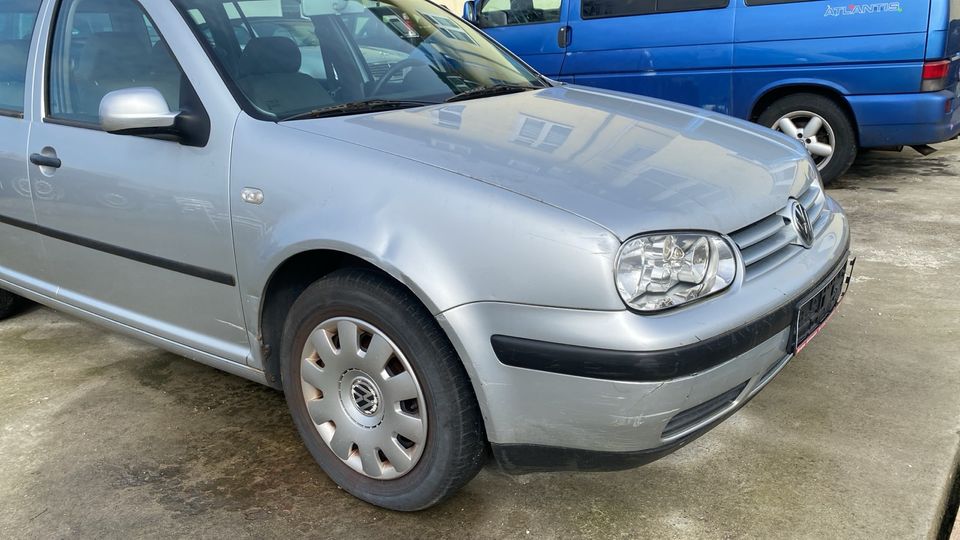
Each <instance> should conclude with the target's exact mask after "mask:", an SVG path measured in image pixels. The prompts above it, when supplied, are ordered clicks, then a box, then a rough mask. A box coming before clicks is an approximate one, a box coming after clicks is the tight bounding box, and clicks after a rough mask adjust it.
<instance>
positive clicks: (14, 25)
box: [0, 0, 40, 115]
mask: <svg viewBox="0 0 960 540" xmlns="http://www.w3.org/2000/svg"><path fill="white" fill-rule="evenodd" d="M39 9H40V0H3V1H0V111H2V112H7V113H15V114H16V115H20V114H23V90H24V88H26V82H27V56H28V55H29V53H30V39H31V38H32V37H33V28H34V25H35V24H36V22H37V12H38V11H39Z"/></svg>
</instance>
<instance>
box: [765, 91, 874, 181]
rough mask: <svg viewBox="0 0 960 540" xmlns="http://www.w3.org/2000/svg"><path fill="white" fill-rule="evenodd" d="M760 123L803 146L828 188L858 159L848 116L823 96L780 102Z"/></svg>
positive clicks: (807, 96) (776, 103)
mask: <svg viewBox="0 0 960 540" xmlns="http://www.w3.org/2000/svg"><path fill="white" fill-rule="evenodd" d="M757 123H758V124H761V125H764V126H767V127H769V128H772V129H775V130H777V131H780V132H782V133H784V134H786V135H787V136H788V137H791V138H796V139H797V140H799V141H800V142H802V143H803V144H804V146H805V147H806V148H807V151H808V152H809V153H810V155H811V157H812V158H813V160H814V162H815V163H816V164H817V169H818V170H819V171H820V177H821V178H822V179H823V183H824V184H829V183H831V182H833V181H834V180H836V179H837V178H839V177H840V176H842V175H843V174H844V173H845V172H847V169H849V168H850V165H852V164H853V160H854V159H855V158H856V157H857V135H856V132H855V131H854V129H853V123H852V122H851V121H850V118H849V117H848V116H847V113H846V112H845V111H844V110H843V109H842V108H841V107H840V106H839V105H838V104H837V103H836V102H835V101H833V100H832V99H830V98H827V97H824V96H821V95H819V94H793V95H790V96H787V97H784V98H781V99H778V100H777V101H775V102H773V104H771V105H770V106H769V107H767V108H766V109H765V110H764V111H763V112H762V113H760V117H759V118H757Z"/></svg>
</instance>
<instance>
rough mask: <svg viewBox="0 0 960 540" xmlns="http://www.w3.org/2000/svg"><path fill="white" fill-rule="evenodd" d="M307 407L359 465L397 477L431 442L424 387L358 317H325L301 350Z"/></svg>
mask: <svg viewBox="0 0 960 540" xmlns="http://www.w3.org/2000/svg"><path fill="white" fill-rule="evenodd" d="M300 358H301V359H302V360H301V362H302V365H301V369H300V382H301V385H302V388H303V399H304V400H305V401H306V405H307V411H308V412H309V414H310V418H311V419H312V420H313V423H314V426H315V427H316V429H317V432H318V433H319V434H320V437H321V438H322V439H323V441H324V442H325V443H326V444H327V446H328V447H329V448H330V450H331V451H333V453H334V454H335V455H336V456H337V457H338V458H340V460H341V461H343V462H344V463H345V464H346V465H348V466H349V467H350V468H351V469H353V470H354V471H356V472H358V473H361V474H363V475H365V476H368V477H370V478H375V479H378V480H391V479H394V478H399V477H401V476H403V475H405V474H406V473H408V472H410V470H411V469H413V467H414V466H416V464H417V463H418V462H419V461H420V457H421V456H422V455H423V449H424V447H425V445H426V441H427V410H426V401H425V400H424V397H423V390H422V388H421V387H420V383H419V382H418V381H417V377H416V374H415V373H414V371H413V368H412V367H411V365H410V363H409V362H408V361H407V359H406V358H405V357H404V355H403V353H402V352H401V351H400V350H399V349H398V348H397V346H396V345H395V344H394V343H393V342H392V341H391V340H390V338H388V337H387V336H386V335H385V334H384V333H383V332H381V331H380V330H378V329H377V328H375V327H374V326H373V325H371V324H368V323H366V322H363V321H361V320H358V319H352V318H347V317H338V318H333V319H329V320H327V321H324V322H323V323H321V324H320V325H319V326H318V327H317V328H316V329H314V330H313V332H312V333H311V334H310V337H309V338H308V339H307V342H306V344H305V346H304V350H303V353H302V354H301V355H300Z"/></svg>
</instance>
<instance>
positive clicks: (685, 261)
mask: <svg viewBox="0 0 960 540" xmlns="http://www.w3.org/2000/svg"><path fill="white" fill-rule="evenodd" d="M736 273H737V262H736V259H735V258H734V255H733V249H732V248H731V247H730V244H728V243H727V241H726V240H724V239H723V238H720V237H719V236H716V235H712V234H697V233H676V234H650V235H644V236H637V237H635V238H631V239H630V240H627V241H626V242H625V243H624V244H623V246H621V247H620V253H619V254H618V255H617V290H619V291H620V297H621V298H623V301H624V302H625V303H626V304H627V305H628V306H629V307H631V308H633V309H636V310H638V311H658V310H661V309H668V308H672V307H675V306H679V305H681V304H686V303H687V302H692V301H694V300H696V299H698V298H703V297H705V296H709V295H711V294H714V293H716V292H720V291H722V290H723V289H726V288H727V287H729V286H730V284H731V283H733V278H734V276H735V275H736Z"/></svg>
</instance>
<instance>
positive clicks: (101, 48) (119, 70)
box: [77, 32, 150, 81]
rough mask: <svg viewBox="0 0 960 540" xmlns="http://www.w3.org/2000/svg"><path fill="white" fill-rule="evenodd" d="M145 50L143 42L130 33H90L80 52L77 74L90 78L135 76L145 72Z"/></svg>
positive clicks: (145, 46) (146, 52)
mask: <svg viewBox="0 0 960 540" xmlns="http://www.w3.org/2000/svg"><path fill="white" fill-rule="evenodd" d="M149 52H150V50H149V49H148V48H147V44H146V43H145V42H144V41H143V40H142V39H140V38H138V37H137V35H136V34H133V33H130V32H100V33H97V34H93V35H92V36H90V39H88V40H87V43H86V44H85V45H84V47H83V49H82V50H81V51H80V58H79V62H78V64H79V65H78V66H77V75H78V76H80V77H83V78H86V79H87V80H91V81H92V80H97V79H100V78H111V79H112V78H117V77H119V78H123V79H129V78H136V77H138V76H140V75H142V74H143V73H145V72H146V71H147V70H146V69H144V65H145V64H146V59H147V55H148V54H149Z"/></svg>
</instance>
